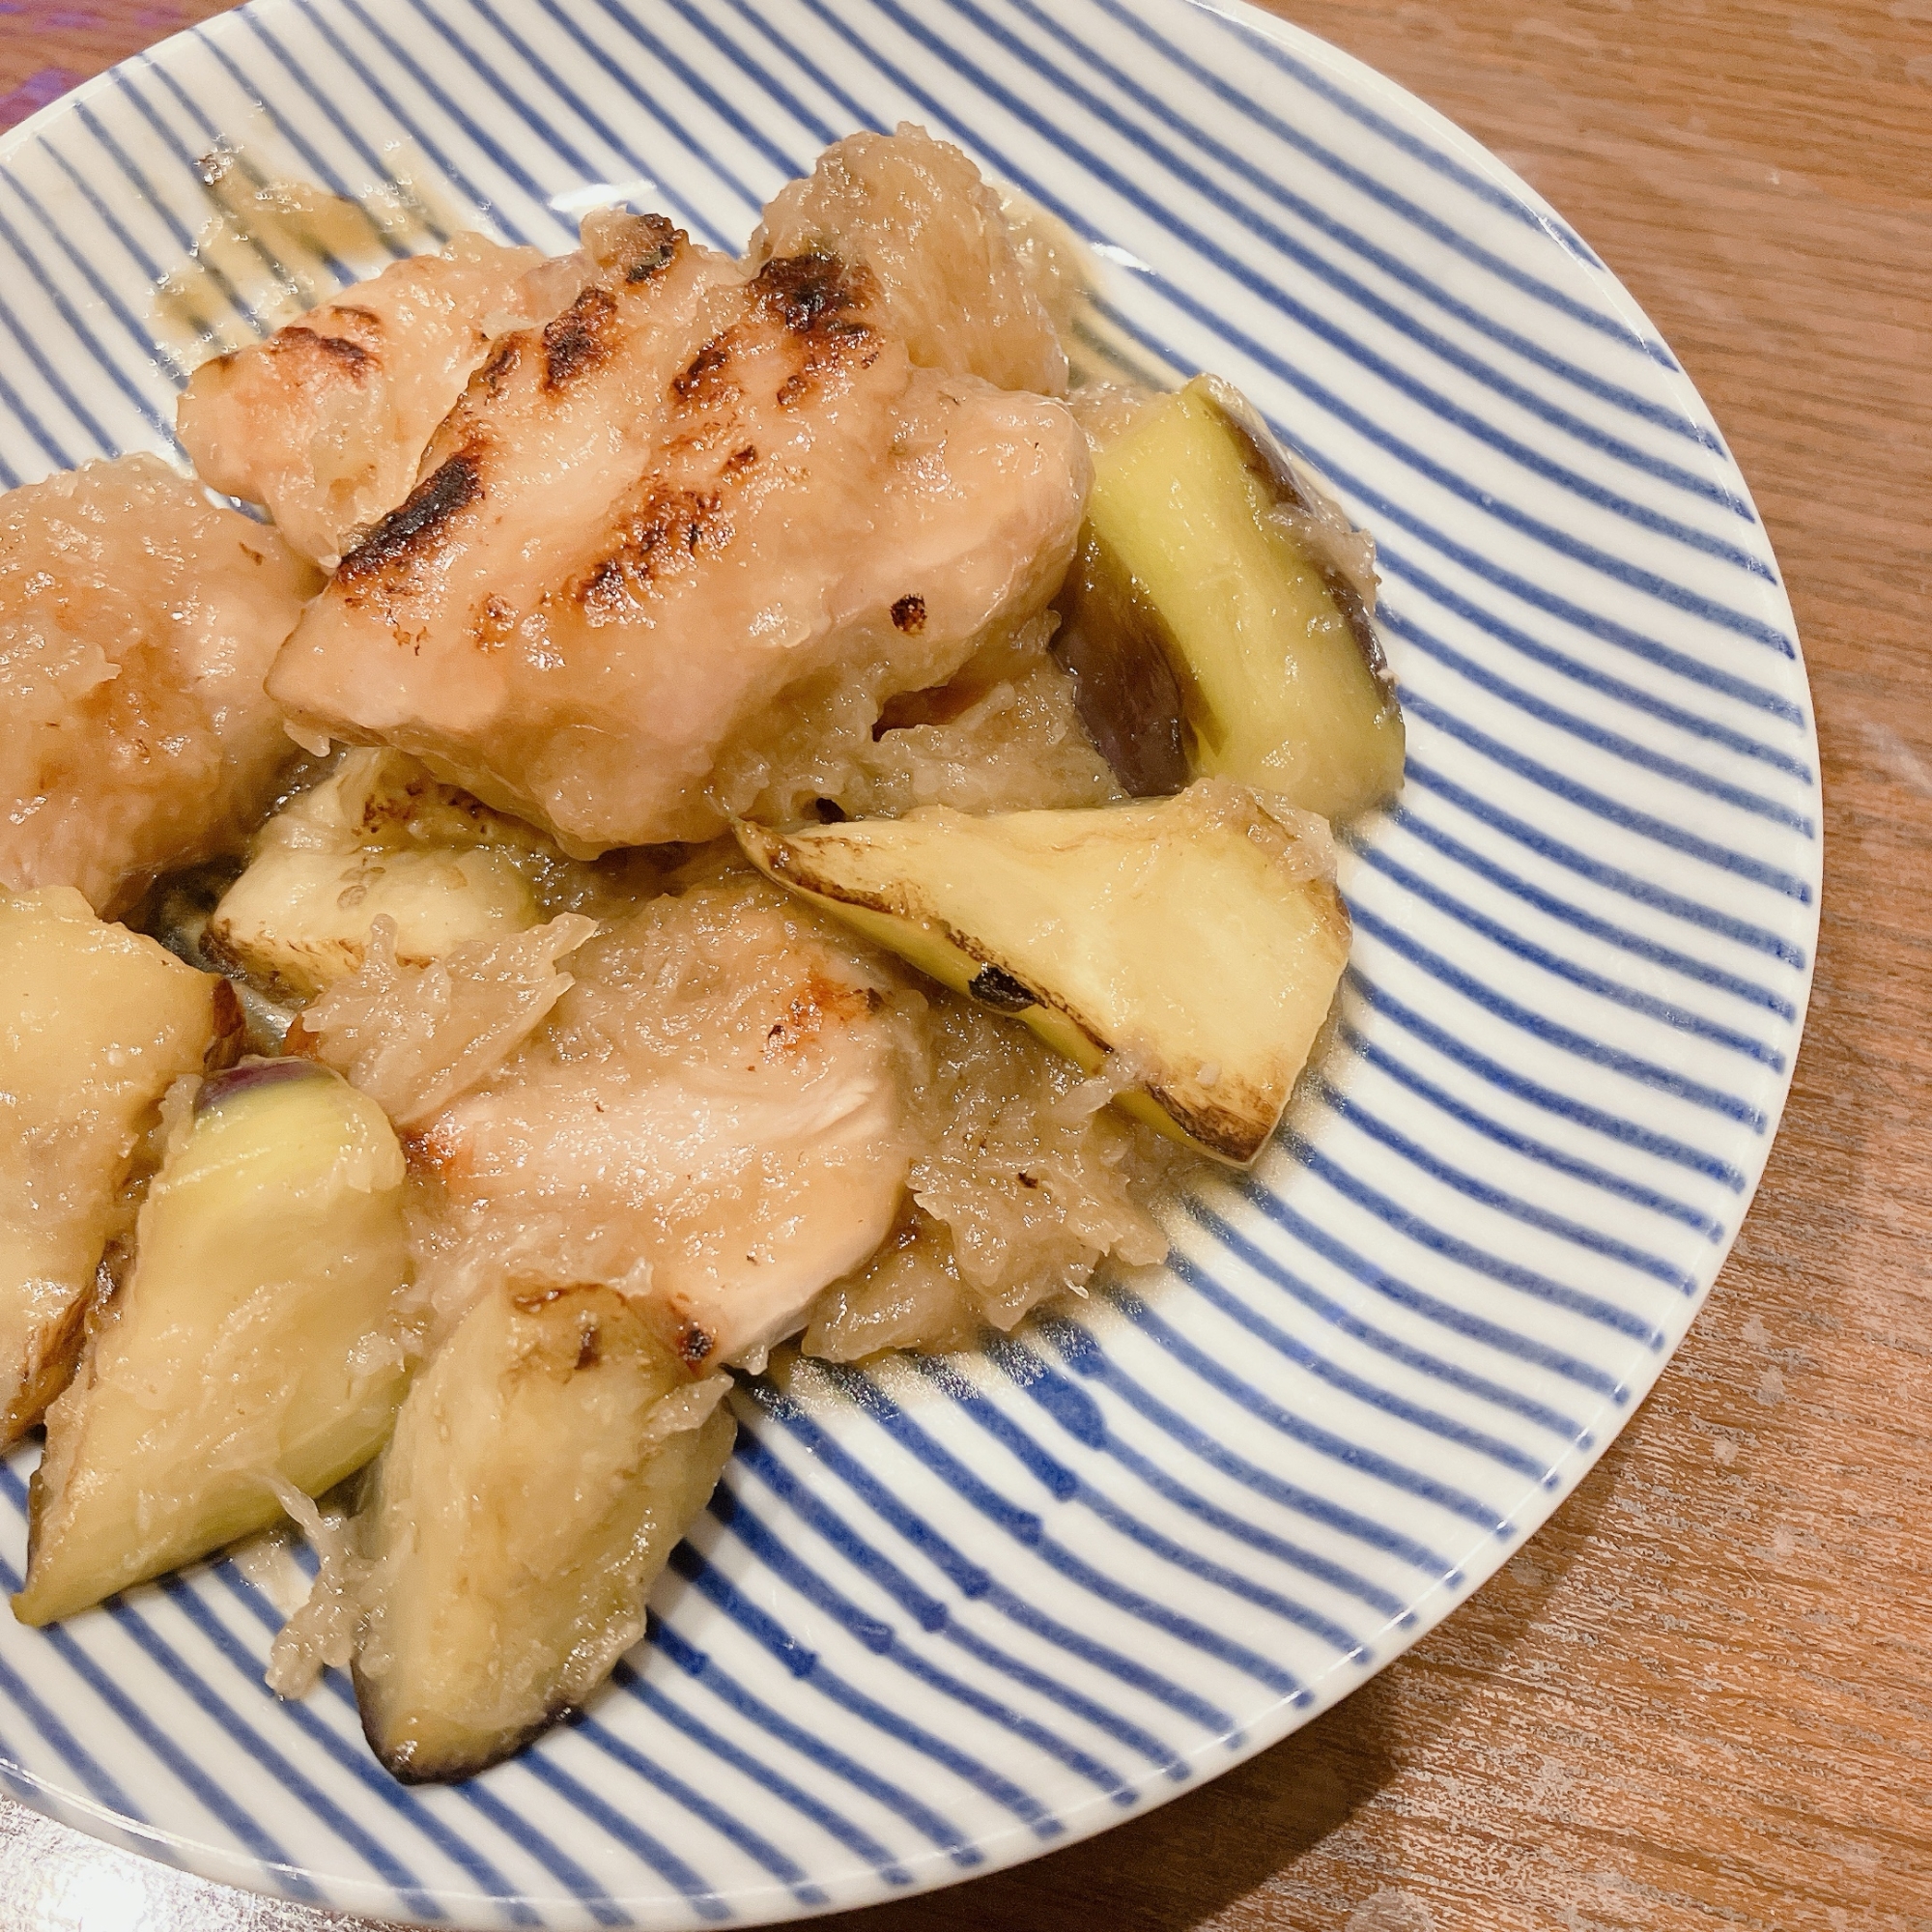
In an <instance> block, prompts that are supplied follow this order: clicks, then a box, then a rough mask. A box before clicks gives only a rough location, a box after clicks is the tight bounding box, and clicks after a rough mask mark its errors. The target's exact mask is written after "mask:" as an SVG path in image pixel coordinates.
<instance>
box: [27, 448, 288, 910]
mask: <svg viewBox="0 0 1932 1932" xmlns="http://www.w3.org/2000/svg"><path fill="white" fill-rule="evenodd" d="M319 584H320V579H319V578H318V577H317V576H316V574H315V572H314V571H313V570H312V569H310V567H309V566H308V565H307V564H306V563H304V562H303V561H302V560H301V559H300V558H299V557H298V556H296V555H295V554H293V553H292V552H291V551H290V550H289V548H288V546H287V545H286V544H284V543H283V542H282V540H281V539H280V537H278V536H277V535H276V534H275V533H274V531H272V530H268V529H263V528H262V527H260V526H258V525H255V524H251V523H250V522H249V521H248V519H247V518H246V517H243V516H241V515H239V514H238V513H237V512H236V511H234V510H228V509H217V508H216V507H214V505H213V504H212V503H210V501H209V500H208V497H207V496H206V494H205V493H204V492H203V491H202V490H201V488H200V487H199V486H198V485H196V484H194V483H191V482H189V481H188V480H187V479H186V478H185V477H182V476H177V475H176V474H175V473H174V471H173V470H171V469H168V468H167V467H166V466H165V465H164V464H162V463H160V462H158V461H157V460H156V458H154V457H152V456H126V457H122V458H121V459H120V460H119V461H117V462H113V463H90V464H87V465H85V466H84V467H83V468H81V469H75V470H71V471H69V472H67V473H66V474H64V475H59V476H52V477H49V478H48V479H47V481H45V482H44V483H34V484H29V485H27V486H26V487H25V488H23V489H19V490H14V491H11V492H10V493H8V495H7V496H5V497H0V885H5V886H11V887H14V888H15V889H21V890H24V889H27V888H31V887H35V886H75V887H78V888H79V890H80V891H81V892H83V893H84V894H86V895H87V897H88V898H89V899H90V900H92V901H93V903H94V905H95V906H96V908H97V909H99V910H100V911H103V912H109V913H112V912H116V911H119V910H121V909H123V908H124V907H125V906H127V905H128V903H129V902H131V901H132V900H133V899H134V898H135V897H136V896H138V895H139V893H140V891H141V889H142V887H143V886H144V885H145V883H146V881H147V879H148V877H149V875H150V874H152V873H154V872H156V871H159V870H162V869H164V868H170V867H179V866H187V865H192V864H193V863H195V862H196V861H197V860H199V859H204V858H207V857H208V856H210V855H211V854H212V853H214V852H217V851H220V850H222V849H224V848H225V847H226V846H228V845H229V844H232V843H239V841H240V839H241V835H242V834H243V832H244V831H245V830H246V828H247V827H248V826H250V825H251V824H253V822H254V821H255V820H256V819H257V818H259V817H260V816H261V815H262V812H263V810H264V809H265V808H266V807H267V805H268V804H269V802H270V799H271V798H272V797H273V795H274V790H275V784H276V781H277V779H278V778H279V776H280V774H281V772H282V770H283V768H284V766H285V765H286V764H287V762H288V760H289V759H290V757H291V756H293V754H294V747H293V746H292V745H291V744H290V743H289V740H288V738H287V736H286V735H285V734H284V733H283V730H282V725H281V716H280V714H279V713H278V712H277V711H276V709H275V707H274V706H273V705H272V704H271V703H270V701H269V699H268V696H266V695H265V693H264V692H263V689H262V677H263V674H264V672H266V671H267V669H268V668H269V665H270V661H271V660H272V659H273V657H274V654H275V647H276V646H277V645H278V644H279V643H280V642H281V641H282V639H284V638H286V637H287V636H288V634H289V632H290V631H291V630H292V629H293V628H294V626H295V622H296V619H297V617H298V615H299V614H300V611H301V607H302V603H303V601H304V600H305V599H306V598H308V597H310V596H312V595H314V593H315V591H316V589H317V588H318V587H319Z"/></svg>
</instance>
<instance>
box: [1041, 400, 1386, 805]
mask: <svg viewBox="0 0 1932 1932" xmlns="http://www.w3.org/2000/svg"><path fill="white" fill-rule="evenodd" d="M1373 554H1374V553H1373V547H1372V546H1371V545H1370V543H1369V540H1368V539H1367V538H1366V537H1364V536H1363V535H1362V534H1361V533H1360V532H1359V531H1356V530H1354V529H1353V528H1351V526H1350V524H1349V522H1348V519H1347V518H1346V517H1345V516H1344V515H1343V514H1342V512H1341V510H1340V509H1339V508H1337V507H1336V506H1335V505H1334V504H1333V503H1332V502H1331V501H1330V500H1329V499H1328V498H1327V497H1326V496H1325V495H1324V494H1323V493H1322V492H1321V489H1320V488H1319V486H1317V485H1316V484H1315V483H1314V481H1313V480H1312V479H1311V478H1309V477H1307V476H1305V475H1303V474H1302V473H1301V472H1300V471H1299V470H1298V469H1296V467H1295V466H1294V464H1293V462H1292V461H1291V460H1290V459H1289V457H1288V456H1287V455H1286V454H1285V452H1284V451H1283V450H1282V449H1281V448H1280V446H1279V445H1278V444H1277V443H1276V442H1275V441H1274V439H1273V438H1272V436H1271V435H1270V434H1269V432H1268V429H1267V427H1266V425H1265V423H1264V422H1263V420H1262V418H1261V417H1260V415H1259V414H1258V413H1257V412H1255V411H1254V409H1253V408H1252V407H1251V406H1250V405H1249V404H1248V403H1247V402H1246V401H1245V400H1244V399H1243V398H1242V397H1241V395H1240V394H1239V392H1238V391H1236V390H1235V389H1232V388H1230V387H1229V386H1228V384H1225V383H1220V382H1217V381H1215V380H1214V379H1213V378H1211V377H1206V376H1202V377H1197V378H1196V379H1195V380H1194V381H1193V382H1191V383H1189V384H1187V386H1186V387H1185V388H1183V389H1180V390H1179V391H1177V392H1176V393H1175V394H1174V395H1171V396H1167V397H1163V398H1162V399H1161V401H1159V402H1158V403H1156V404H1154V405H1152V406H1151V407H1150V408H1148V409H1146V410H1144V411H1142V412H1141V413H1140V414H1139V415H1137V416H1136V417H1135V418H1134V420H1133V422H1132V424H1131V425H1130V426H1129V428H1128V429H1127V430H1126V432H1125V433H1124V434H1123V435H1122V436H1121V437H1120V439H1119V440H1117V441H1115V442H1113V443H1112V444H1110V445H1109V446H1108V447H1107V448H1106V449H1105V450H1103V451H1102V452H1101V454H1100V455H1099V456H1098V457H1097V458H1096V459H1095V461H1094V488H1093V493H1092V495H1091V496H1090V497H1088V501H1087V521H1086V524H1085V526H1083V528H1082V530H1081V537H1080V549H1079V552H1078V554H1077V555H1076V557H1075V559H1074V563H1073V567H1072V569H1071V570H1070V571H1069V573H1068V575H1067V580H1066V583H1065V587H1064V588H1063V590H1062V592H1061V596H1060V600H1059V604H1058V606H1057V608H1058V610H1059V611H1060V615H1061V631H1060V634H1059V636H1058V637H1057V638H1056V639H1055V640H1054V652H1055V655H1056V656H1058V657H1059V658H1060V660H1061V662H1062V663H1063V664H1065V666H1066V668H1067V669H1068V670H1069V671H1071V672H1072V674H1073V678H1074V683H1075V689H1076V694H1077V701H1078V704H1079V708H1080V714H1081V718H1082V720H1083V722H1084V723H1085V724H1086V725H1087V727H1088V730H1089V731H1090V732H1091V733H1092V735H1093V737H1094V742H1095V744H1096V745H1098V747H1099V749H1100V751H1101V753H1103V754H1104V755H1105V756H1106V758H1107V760H1108V762H1109V763H1110V764H1112V765H1113V767H1114V769H1115V772H1116V774H1117V775H1118V776H1119V778H1120V780H1121V782H1122V785H1123V786H1124V787H1125V788H1126V789H1127V790H1128V791H1129V792H1131V793H1133V794H1134V795H1135V796H1137V797H1151V796H1156V795H1159V794H1162V793H1171V792H1174V791H1178V790H1179V788H1180V786H1181V785H1182V784H1184V783H1185V782H1186V781H1187V779H1188V778H1189V777H1190V776H1204V775H1205V776H1217V777H1221V778H1229V779H1233V780H1235V781H1237V782H1238V783H1241V784H1251V785H1254V786H1256V787H1258V788H1259V789H1261V790H1264V791H1267V792H1271V793H1273V794H1275V795H1276V796H1278V797H1280V798H1284V799H1286V800H1287V801H1288V802H1289V804H1291V805H1293V806H1296V807H1299V808H1300V809H1301V810H1304V811H1315V812H1319V813H1321V816H1322V817H1324V818H1330V819H1344V818H1350V817H1352V816H1354V815H1355V814H1356V813H1357V812H1360V811H1364V810H1368V809H1369V808H1370V807H1371V806H1374V805H1378V804H1379V803H1381V802H1382V801H1384V800H1386V799H1389V798H1392V797H1393V796H1394V795H1395V793H1396V792H1397V791H1398V790H1400V789H1401V786H1402V767H1403V722H1402V709H1401V707H1400V705H1399V704H1398V703H1397V701H1396V695H1395V688H1394V685H1393V684H1392V683H1391V681H1390V679H1389V676H1388V672H1387V668H1386V666H1385V665H1384V664H1383V661H1382V655H1381V650H1380V646H1379V645H1378V641H1377V639H1376V633H1375V627H1374V624H1373V623H1372V621H1371V617H1370V612H1371V610H1372V607H1373V605H1374V601H1375V589H1376V584H1375V571H1374V565H1373V560H1372V559H1373Z"/></svg>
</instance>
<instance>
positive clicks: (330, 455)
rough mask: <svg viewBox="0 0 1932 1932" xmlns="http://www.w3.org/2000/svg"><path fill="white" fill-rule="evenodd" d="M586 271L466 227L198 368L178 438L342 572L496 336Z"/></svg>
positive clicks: (406, 483)
mask: <svg viewBox="0 0 1932 1932" xmlns="http://www.w3.org/2000/svg"><path fill="white" fill-rule="evenodd" d="M581 281H582V270H581V266H580V264H579V262H578V260H577V258H575V257H565V258H563V259H562V260H560V261H555V262H547V261H546V260H545V259H544V258H543V256H541V255H540V254H538V253H537V251H536V250H535V249H534V248H505V247H502V246H500V245H499V244H498V243H497V242H495V241H487V240H485V238H484V237H482V236H481V235H459V236H457V237H456V239H455V240H454V241H451V243H450V244H449V246H448V247H447V248H446V249H445V250H444V251H443V252H442V253H441V254H440V255H420V256H416V257H414V258H412V260H409V261H406V262H398V263H396V264H395V266H394V267H393V268H389V269H385V270H384V271H383V272H382V273H381V274H380V275H376V276H372V277H371V278H370V279H369V280H367V281H364V282H358V283H356V285H355V288H354V289H352V290H350V291H348V292H347V293H346V294H345V295H344V297H343V298H342V299H341V300H339V301H331V302H324V303H322V304H321V305H320V306H319V307H317V308H313V309H310V310H309V312H308V313H307V314H306V315H304V316H302V317H301V318H300V319H299V320H298V321H297V322H292V323H290V324H289V325H288V327H285V328H279V329H277V330H276V331H275V333H274V334H273V335H271V336H270V337H269V339H268V340H267V341H266V342H261V343H258V344H256V345H255V346H254V347H252V348H249V349H242V350H238V351H236V352H235V353H233V354H231V355H217V356H215V357H214V358H213V360H212V361H209V362H204V363H203V364H202V365H201V367H200V368H199V369H197V370H196V371H195V372H194V377H193V379H192V380H191V381H190V382H189V384H188V385H187V387H186V389H185V390H184V391H183V393H182V399H181V403H180V406H179V408H178V410H177V412H176V413H177V418H178V426H179V429H180V434H181V440H182V445H183V447H184V448H185V449H186V451H187V453H188V455H189V456H190V457H192V458H193V460H194V465H195V468H196V469H199V470H200V471H201V473H202V475H203V476H204V477H206V478H207V480H208V481H209V482H211V483H212V484H213V485H214V487H215V488H216V489H217V490H223V491H226V492H227V493H228V494H229V495H230V496H233V497H245V498H246V499H247V500H248V501H249V502H252V503H261V504H264V505H266V506H267V508H268V509H269V511H270V513H271V514H272V515H273V517H274V519H275V523H276V526H277V527H278V528H279V529H280V530H281V532H282V534H283V535H284V536H285V537H286V538H287V539H288V541H289V542H290V543H291V544H292V545H293V546H294V547H295V548H296V549H297V550H298V551H300V552H301V553H302V554H303V555H305V556H310V557H314V558H316V559H317V560H318V561H320V562H322V563H324V564H325V565H328V566H332V565H333V564H334V562H335V560H336V558H337V557H338V556H340V555H341V554H342V553H343V552H344V551H346V550H348V549H350V548H351V547H352V546H353V544H354V543H355V540H356V539H357V538H358V537H359V536H360V535H361V534H362V533H363V532H364V531H365V530H367V529H368V527H369V526H371V525H372V524H374V523H375V522H376V520H377V519H378V518H379V517H381V516H383V515H384V513H385V512H387V511H389V510H392V509H394V508H395V506H396V505H397V504H398V503H399V502H401V501H402V499H403V497H405V496H407V495H408V494H409V491H410V487H411V485H412V484H413V483H414V481H415V477H416V466H417V463H418V461H419V459H420V458H421V456H422V450H423V445H424V443H426V442H427V441H428V440H429V439H430V437H431V435H432V434H433V433H434V431H435V429H436V426H437V424H438V423H440V421H441V420H442V418H443V416H444V415H445V414H447V412H448V411H449V409H450V406H451V405H452V404H453V403H454V402H455V401H456V399H457V397H458V396H460V395H461V394H462V393H463V385H464V384H466V383H467V382H468V381H469V375H470V372H471V371H472V370H473V369H474V368H475V367H476V365H477V364H478V363H479V362H480V361H482V359H483V357H484V355H486V354H487V353H488V350H489V345H490V338H491V336H492V334H495V333H500V332H501V331H502V330H503V329H504V328H506V327H511V326H513V325H514V324H515V323H517V322H520V321H521V322H526V323H527V322H542V321H545V320H546V319H548V317H549V316H551V315H553V314H554V312H555V311H556V310H557V309H558V308H559V307H561V306H562V304H563V303H564V302H566V301H567V300H568V299H569V298H570V297H571V295H572V294H574V293H575V290H576V287H577V284H578V283H580V282H581Z"/></svg>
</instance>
